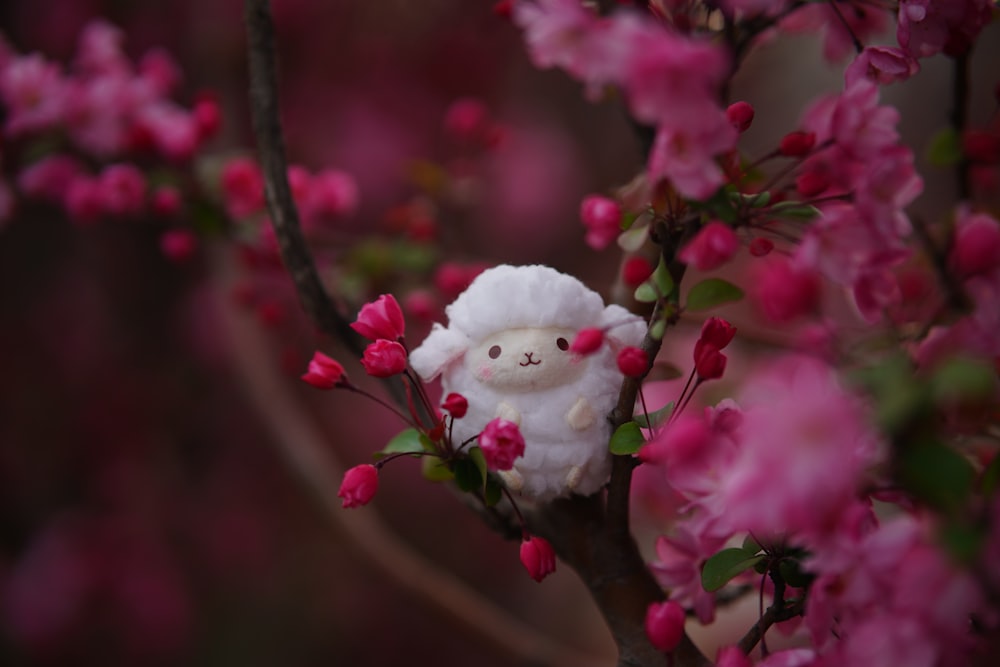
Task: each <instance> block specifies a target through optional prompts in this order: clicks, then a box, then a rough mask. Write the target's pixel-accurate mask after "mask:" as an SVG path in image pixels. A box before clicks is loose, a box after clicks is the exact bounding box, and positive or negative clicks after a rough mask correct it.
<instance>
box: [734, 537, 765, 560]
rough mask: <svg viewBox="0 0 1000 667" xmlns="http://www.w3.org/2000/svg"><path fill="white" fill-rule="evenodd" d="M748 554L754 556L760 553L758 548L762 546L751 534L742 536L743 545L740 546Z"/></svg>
mask: <svg viewBox="0 0 1000 667" xmlns="http://www.w3.org/2000/svg"><path fill="white" fill-rule="evenodd" d="M740 548H741V549H743V551H745V552H746V553H747V555H749V556H755V555H757V554H759V553H760V550H761V549H763V548H764V547H762V546H760V545H759V544H757V540H755V539H754V538H753V536H752V535H747V536H746V537H744V538H743V546H742V547H740Z"/></svg>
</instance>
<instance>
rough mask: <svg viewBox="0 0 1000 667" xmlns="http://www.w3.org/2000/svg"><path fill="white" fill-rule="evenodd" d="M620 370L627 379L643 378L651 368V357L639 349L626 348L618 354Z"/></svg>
mask: <svg viewBox="0 0 1000 667" xmlns="http://www.w3.org/2000/svg"><path fill="white" fill-rule="evenodd" d="M617 361H618V370H620V371H621V372H622V375H625V376H626V377H633V378H637V377H642V376H643V375H644V374H645V373H646V370H647V369H648V368H649V355H648V354H646V351H645V350H643V349H642V348H638V347H631V346H629V347H624V348H622V350H621V352H619V353H618V359H617Z"/></svg>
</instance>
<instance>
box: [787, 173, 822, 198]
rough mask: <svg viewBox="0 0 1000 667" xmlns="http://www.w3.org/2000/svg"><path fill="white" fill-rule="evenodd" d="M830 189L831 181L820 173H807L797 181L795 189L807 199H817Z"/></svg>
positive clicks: (802, 174)
mask: <svg viewBox="0 0 1000 667" xmlns="http://www.w3.org/2000/svg"><path fill="white" fill-rule="evenodd" d="M828 187H830V179H829V177H827V175H826V174H823V173H822V172H818V171H806V172H803V173H801V174H799V176H798V178H796V179H795V189H796V190H798V192H799V194H800V195H802V196H803V197H806V198H807V199H809V198H812V197H815V196H817V195H819V194H820V193H822V192H824V191H825V190H826V189H827V188H828Z"/></svg>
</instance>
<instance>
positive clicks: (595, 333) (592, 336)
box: [569, 327, 604, 355]
mask: <svg viewBox="0 0 1000 667" xmlns="http://www.w3.org/2000/svg"><path fill="white" fill-rule="evenodd" d="M603 344H604V331H603V330H601V329H597V328H594V327H591V328H587V329H580V330H579V331H577V332H576V337H574V338H573V342H572V343H570V346H569V349H570V352H575V353H576V354H581V355H587V354H593V353H594V352H597V350H599V349H600V348H601V345H603Z"/></svg>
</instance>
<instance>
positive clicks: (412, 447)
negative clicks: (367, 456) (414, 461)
mask: <svg viewBox="0 0 1000 667" xmlns="http://www.w3.org/2000/svg"><path fill="white" fill-rule="evenodd" d="M424 440H426V436H424V435H423V434H422V433H420V431H418V430H417V429H415V428H408V429H406V430H405V431H400V432H399V433H398V434H396V436H395V437H393V439H392V440H390V441H389V442H388V443H387V444H386V446H385V447H383V448H382V451H380V452H376V453H375V460H376V461H377V460H378V459H383V458H385V457H386V456H389V455H390V454H417V453H423V452H425V451H426V449H425V447H424Z"/></svg>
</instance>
